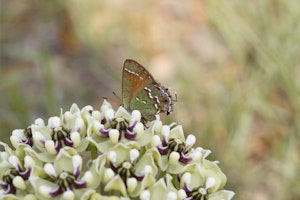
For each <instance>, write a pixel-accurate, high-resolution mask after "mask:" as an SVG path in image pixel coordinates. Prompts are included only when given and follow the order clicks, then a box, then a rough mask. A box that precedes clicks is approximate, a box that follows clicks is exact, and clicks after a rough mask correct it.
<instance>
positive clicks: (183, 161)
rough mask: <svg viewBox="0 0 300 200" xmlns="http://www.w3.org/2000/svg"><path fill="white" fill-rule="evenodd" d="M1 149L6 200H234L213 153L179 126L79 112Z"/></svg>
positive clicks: (17, 134) (16, 136)
mask: <svg viewBox="0 0 300 200" xmlns="http://www.w3.org/2000/svg"><path fill="white" fill-rule="evenodd" d="M10 140H11V144H12V146H13V147H14V150H13V149H11V148H10V147H9V146H8V145H7V144H5V143H3V142H1V143H0V145H1V146H2V149H3V151H1V156H0V199H5V200H6V199H7V200H10V199H28V200H29V199H30V200H34V199H41V200H44V199H47V200H48V199H50V198H51V199H66V200H73V199H81V200H88V199H93V200H98V199H99V200H100V199H102V200H117V199H122V200H127V199H141V200H155V199H161V200H164V199H166V200H179V199H185V200H191V199H194V200H204V199H205V200H207V199H209V200H217V199H225V200H227V199H231V198H232V197H233V196H234V193H233V192H232V191H229V190H224V189H223V187H224V185H225V183H226V176H225V175H224V173H223V172H222V171H221V169H220V168H219V166H218V163H217V162H216V161H210V160H208V159H207V156H208V155H209V154H210V151H209V150H206V149H203V148H200V147H193V146H194V144H195V142H196V139H195V136H194V135H188V136H187V137H186V138H185V136H184V132H183V128H182V126H180V125H176V124H175V123H173V124H170V125H164V124H163V123H162V122H161V121H160V120H159V119H156V120H154V121H151V122H147V123H145V121H143V120H142V117H141V114H140V112H139V111H138V110H134V111H133V112H131V113H129V112H128V111H126V110H125V109H124V108H123V107H119V108H118V110H117V111H114V110H113V109H112V107H111V104H110V103H109V102H108V101H106V100H104V102H103V104H102V106H101V108H100V110H95V109H93V107H92V106H85V107H84V108H82V109H79V107H78V106H77V105H76V104H73V105H72V106H71V108H70V110H69V111H66V112H63V111H61V113H60V116H54V117H50V118H49V119H48V121H47V123H46V122H45V121H44V120H42V119H40V118H39V119H36V120H35V121H34V123H33V124H31V125H30V126H28V127H27V128H25V129H16V130H14V131H13V132H12V135H11V137H10Z"/></svg>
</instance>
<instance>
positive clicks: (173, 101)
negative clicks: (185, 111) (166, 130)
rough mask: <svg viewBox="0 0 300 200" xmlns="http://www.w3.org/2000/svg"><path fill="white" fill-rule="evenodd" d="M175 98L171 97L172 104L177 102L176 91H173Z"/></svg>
mask: <svg viewBox="0 0 300 200" xmlns="http://www.w3.org/2000/svg"><path fill="white" fill-rule="evenodd" d="M174 96H175V99H173V98H172V106H173V105H175V104H176V103H177V93H176V92H175V93H174Z"/></svg>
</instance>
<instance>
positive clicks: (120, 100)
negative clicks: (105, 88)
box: [113, 91, 123, 105]
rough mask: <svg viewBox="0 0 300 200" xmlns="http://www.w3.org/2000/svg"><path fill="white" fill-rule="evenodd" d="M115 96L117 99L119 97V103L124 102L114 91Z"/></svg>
mask: <svg viewBox="0 0 300 200" xmlns="http://www.w3.org/2000/svg"><path fill="white" fill-rule="evenodd" d="M113 95H114V96H115V97H117V99H118V100H119V102H122V99H121V97H120V96H119V95H117V94H116V93H115V91H113ZM122 105H123V104H122Z"/></svg>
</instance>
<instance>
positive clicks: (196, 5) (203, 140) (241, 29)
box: [0, 0, 300, 200]
mask: <svg viewBox="0 0 300 200" xmlns="http://www.w3.org/2000/svg"><path fill="white" fill-rule="evenodd" d="M0 2H1V4H0V9H1V10H0V13H1V24H0V30H1V38H0V46H1V54H0V58H1V59H0V64H1V68H0V76H1V77H0V92H1V97H0V127H1V132H0V139H1V141H5V142H9V136H10V134H11V132H12V130H13V129H16V128H26V127H27V126H28V125H30V124H31V123H33V121H34V120H35V119H36V118H38V117H42V118H43V119H45V120H46V119H47V118H48V117H50V116H53V115H58V114H59V113H60V108H62V109H63V110H67V109H69V108H70V106H71V104H72V103H77V104H78V105H79V106H80V107H82V106H85V105H88V104H90V105H93V106H94V108H97V109H98V108H99V107H100V105H101V103H102V101H103V97H107V98H108V99H109V101H110V102H111V103H112V104H113V106H114V108H117V107H118V106H119V105H120V104H121V99H120V97H121V76H122V65H123V62H124V60H125V59H126V58H132V59H135V60H137V61H138V62H140V63H141V64H143V65H144V66H145V67H146V68H147V69H148V70H149V71H150V72H151V73H152V74H153V76H154V77H155V78H156V79H157V80H158V81H159V82H160V83H162V84H163V85H164V86H166V87H170V90H171V91H172V92H176V93H177V96H178V102H177V104H176V106H175V109H174V113H173V114H172V115H170V116H167V117H166V116H163V115H161V118H163V120H164V121H165V122H166V123H169V122H172V121H176V122H177V123H178V124H182V125H183V128H184V131H185V134H186V135H188V134H190V133H192V134H195V135H196V136H197V145H198V146H201V147H203V148H208V149H211V150H212V154H211V155H210V157H209V159H211V160H219V161H220V167H221V169H222V170H223V172H224V173H225V174H226V175H227V178H228V183H227V185H226V187H225V188H226V189H229V190H233V191H235V192H236V196H235V199H257V200H267V199H291V200H296V199H300V181H299V180H300V169H299V168H300V167H299V166H300V139H299V138H300V78H299V77H300V62H299V61H300V2H299V1H294V0H285V1H281V0H260V1H246V0H228V1H218V0H207V1H200V0H188V1H174V0H165V1H157V2H155V1H150V0H145V1H133V0H129V1H114V0H112V1H97V0H90V1H79V0H73V1H71V0H66V1H56V0H54V1H26V2H25V1H18V0H9V1H5V0H1V1H0ZM113 92H115V93H116V94H117V95H113Z"/></svg>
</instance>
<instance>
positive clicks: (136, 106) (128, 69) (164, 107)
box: [122, 59, 177, 121]
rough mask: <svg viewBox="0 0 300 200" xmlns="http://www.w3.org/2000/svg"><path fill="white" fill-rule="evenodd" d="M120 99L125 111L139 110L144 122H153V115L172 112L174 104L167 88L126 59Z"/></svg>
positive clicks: (137, 64) (134, 62)
mask: <svg viewBox="0 0 300 200" xmlns="http://www.w3.org/2000/svg"><path fill="white" fill-rule="evenodd" d="M122 76H123V77H122V99H123V106H124V108H125V109H127V110H129V111H132V110H139V111H140V112H141V115H142V117H143V118H144V119H145V120H148V121H153V120H155V119H156V117H155V115H156V114H159V113H161V112H162V113H166V114H167V115H168V114H170V113H172V112H173V105H174V104H175V103H174V102H176V101H177V96H176V99H173V98H172V96H171V94H170V92H169V90H168V88H165V87H164V86H162V85H161V84H160V83H158V82H157V81H155V80H154V78H153V77H152V75H151V74H150V73H149V72H148V71H147V70H146V69H145V68H144V67H143V66H142V65H140V64H139V63H138V62H136V61H134V60H131V59H127V60H125V62H124V66H123V75H122Z"/></svg>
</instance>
